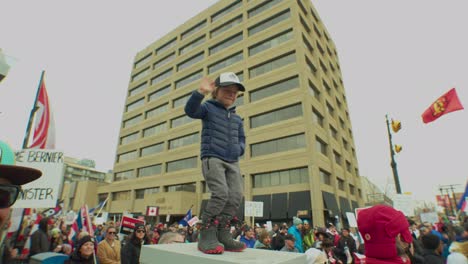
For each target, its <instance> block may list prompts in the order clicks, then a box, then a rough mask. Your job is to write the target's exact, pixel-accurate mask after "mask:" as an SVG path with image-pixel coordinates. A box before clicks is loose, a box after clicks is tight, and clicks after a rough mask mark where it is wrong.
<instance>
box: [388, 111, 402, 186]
mask: <svg viewBox="0 0 468 264" xmlns="http://www.w3.org/2000/svg"><path fill="white" fill-rule="evenodd" d="M385 118H386V120H387V132H388V143H389V144H390V158H391V160H392V161H391V162H390V166H391V167H392V171H393V179H394V181H395V188H396V192H397V193H398V194H401V187H400V179H399V178H398V170H397V164H396V162H395V151H394V150H393V143H392V133H391V132H390V122H389V121H388V115H385Z"/></svg>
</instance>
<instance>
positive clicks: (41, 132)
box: [29, 78, 55, 149]
mask: <svg viewBox="0 0 468 264" xmlns="http://www.w3.org/2000/svg"><path fill="white" fill-rule="evenodd" d="M35 106H36V107H37V108H38V109H37V112H36V118H35V121H34V136H33V142H32V143H31V145H30V146H29V148H40V149H55V124H54V118H53V115H52V110H51V109H50V104H49V96H48V95H47V90H46V86H45V82H44V78H42V79H41V83H40V86H39V94H38V97H37V101H36V103H35Z"/></svg>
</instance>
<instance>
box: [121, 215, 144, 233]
mask: <svg viewBox="0 0 468 264" xmlns="http://www.w3.org/2000/svg"><path fill="white" fill-rule="evenodd" d="M137 223H142V224H145V221H144V220H140V219H136V218H131V217H128V216H124V217H122V224H121V227H120V232H119V233H121V234H125V235H130V234H131V233H132V232H133V229H135V225H136V224H137Z"/></svg>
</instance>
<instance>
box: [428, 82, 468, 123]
mask: <svg viewBox="0 0 468 264" xmlns="http://www.w3.org/2000/svg"><path fill="white" fill-rule="evenodd" d="M462 109H463V105H462V104H461V102H460V100H459V99H458V95H457V92H456V91H455V88H452V89H451V90H450V91H448V92H447V93H445V94H444V95H442V96H441V97H439V98H438V99H437V100H436V101H435V102H434V103H432V104H431V106H429V108H427V109H426V111H424V113H423V114H422V115H421V117H422V120H423V122H424V123H425V124H427V123H429V122H432V121H435V120H436V119H438V118H439V117H441V116H443V115H445V114H448V113H450V112H454V111H458V110H462Z"/></svg>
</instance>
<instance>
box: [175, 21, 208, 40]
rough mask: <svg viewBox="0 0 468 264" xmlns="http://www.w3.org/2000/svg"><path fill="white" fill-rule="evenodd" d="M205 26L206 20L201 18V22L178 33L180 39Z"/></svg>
mask: <svg viewBox="0 0 468 264" xmlns="http://www.w3.org/2000/svg"><path fill="white" fill-rule="evenodd" d="M205 26H206V20H203V21H202V22H200V23H198V24H197V25H195V26H193V27H192V28H190V29H189V30H186V31H185V32H184V33H182V34H181V35H180V39H186V38H188V37H189V36H192V35H193V34H195V33H197V32H198V31H200V29H202V28H204V27H205Z"/></svg>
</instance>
